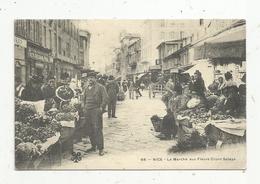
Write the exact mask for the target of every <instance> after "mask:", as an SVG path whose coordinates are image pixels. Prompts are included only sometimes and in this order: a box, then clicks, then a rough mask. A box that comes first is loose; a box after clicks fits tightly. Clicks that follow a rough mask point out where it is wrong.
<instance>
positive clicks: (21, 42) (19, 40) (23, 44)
mask: <svg viewBox="0 0 260 184" xmlns="http://www.w3.org/2000/svg"><path fill="white" fill-rule="evenodd" d="M14 44H15V45H17V46H20V47H23V48H26V47H27V41H26V40H24V39H22V38H19V37H16V36H15V37H14Z"/></svg>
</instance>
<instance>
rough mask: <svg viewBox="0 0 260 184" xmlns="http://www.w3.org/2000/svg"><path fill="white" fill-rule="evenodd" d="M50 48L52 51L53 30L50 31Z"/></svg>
mask: <svg viewBox="0 0 260 184" xmlns="http://www.w3.org/2000/svg"><path fill="white" fill-rule="evenodd" d="M49 36H50V37H49V43H50V44H49V46H50V49H52V34H51V30H49Z"/></svg>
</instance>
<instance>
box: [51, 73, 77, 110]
mask: <svg viewBox="0 0 260 184" xmlns="http://www.w3.org/2000/svg"><path fill="white" fill-rule="evenodd" d="M69 84H70V76H69V74H68V73H63V74H62V75H61V81H60V85H61V86H59V87H58V88H57V89H56V92H55V93H56V96H57V97H58V98H59V100H58V103H59V106H60V105H61V102H69V101H70V99H72V98H73V97H74V96H75V94H74V91H73V90H72V89H71V88H70V87H69Z"/></svg>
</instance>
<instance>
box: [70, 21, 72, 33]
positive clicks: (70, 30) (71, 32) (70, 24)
mask: <svg viewBox="0 0 260 184" xmlns="http://www.w3.org/2000/svg"><path fill="white" fill-rule="evenodd" d="M70 35H71V36H72V35H73V26H72V22H71V23H70Z"/></svg>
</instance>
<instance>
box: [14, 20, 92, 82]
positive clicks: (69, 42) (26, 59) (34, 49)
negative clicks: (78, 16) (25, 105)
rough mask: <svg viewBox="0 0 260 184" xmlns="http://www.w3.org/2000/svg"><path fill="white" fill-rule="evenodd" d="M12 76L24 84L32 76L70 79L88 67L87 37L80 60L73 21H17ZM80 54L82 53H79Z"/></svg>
mask: <svg viewBox="0 0 260 184" xmlns="http://www.w3.org/2000/svg"><path fill="white" fill-rule="evenodd" d="M14 26H15V27H14V28H15V73H16V76H17V77H20V78H21V80H22V81H23V83H26V82H27V81H28V80H29V77H30V76H31V75H33V74H38V75H43V76H44V78H45V79H46V78H47V77H48V76H49V75H53V76H56V79H57V80H59V79H60V76H61V74H62V73H64V72H67V73H69V74H70V76H71V77H72V78H75V77H77V76H78V75H79V73H80V72H79V71H80V69H81V68H83V67H84V66H85V67H88V52H89V51H88V49H89V42H90V39H89V38H90V34H89V33H88V34H87V36H86V40H87V41H86V44H85V45H87V46H86V48H84V49H83V56H84V57H83V60H84V62H83V61H82V58H81V59H80V40H82V39H83V38H84V36H82V37H80V36H79V32H80V30H79V27H78V26H77V22H76V21H73V20H16V21H15V24H14ZM81 54H82V53H81Z"/></svg>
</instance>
